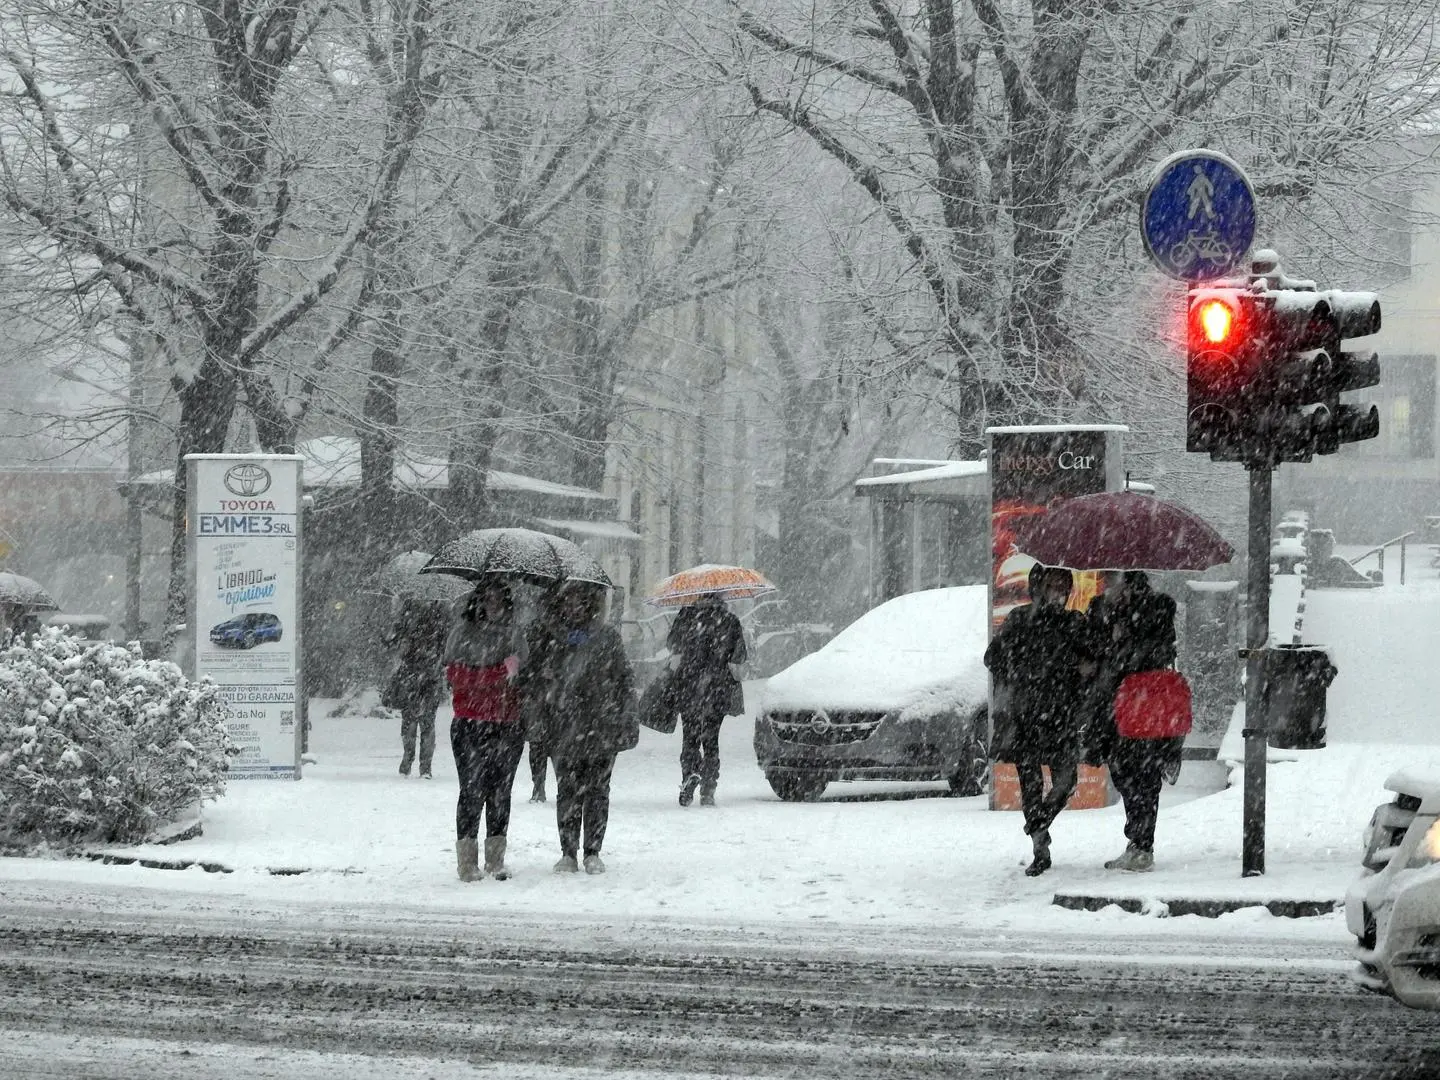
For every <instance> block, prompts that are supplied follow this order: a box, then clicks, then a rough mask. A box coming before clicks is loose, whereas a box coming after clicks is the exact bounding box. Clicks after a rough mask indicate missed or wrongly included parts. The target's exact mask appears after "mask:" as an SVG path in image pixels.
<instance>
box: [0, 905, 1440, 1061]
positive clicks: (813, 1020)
mask: <svg viewBox="0 0 1440 1080" xmlns="http://www.w3.org/2000/svg"><path fill="white" fill-rule="evenodd" d="M12 901H13V902H12V903H11V904H9V905H8V906H7V920H6V925H5V926H4V927H3V928H0V1076H6V1077H61V1076H63V1077H66V1078H67V1080H76V1078H86V1080H89V1078H96V1080H98V1078H115V1080H119V1078H125V1080H133V1078H137V1077H156V1078H168V1077H177V1078H178V1077H184V1078H186V1080H197V1078H199V1080H207V1078H210V1077H215V1078H219V1077H221V1076H224V1077H227V1078H228V1077H242V1078H251V1077H256V1078H258V1077H287V1078H291V1077H298V1078H305V1077H322V1076H323V1077H326V1078H327V1080H333V1078H334V1077H336V1076H345V1077H359V1078H366V1077H372V1076H373V1077H380V1076H381V1075H384V1076H385V1077H387V1078H397V1080H399V1078H408V1077H412V1076H414V1077H420V1076H426V1077H436V1078H449V1077H459V1076H486V1075H496V1076H498V1075H502V1074H503V1075H505V1076H507V1077H519V1078H528V1077H542V1076H543V1077H565V1078H571V1077H582V1076H587V1075H592V1074H591V1073H589V1072H588V1070H589V1069H591V1068H594V1069H597V1070H603V1071H604V1073H605V1075H607V1076H610V1077H615V1076H626V1075H630V1074H631V1073H632V1072H633V1074H634V1075H648V1076H654V1075H656V1074H659V1075H664V1076H679V1077H690V1076H711V1075H742V1076H758V1075H776V1076H787V1077H796V1078H808V1077H833V1076H842V1075H843V1076H847V1077H867V1076H877V1077H878V1076H886V1077H894V1076H975V1077H982V1076H1016V1075H1022V1074H1023V1075H1025V1076H1027V1077H1039V1078H1047V1077H1060V1076H1075V1075H1080V1074H1086V1075H1090V1074H1098V1075H1102V1076H1112V1077H1114V1076H1135V1077H1141V1076H1143V1077H1156V1078H1177V1080H1178V1078H1182V1077H1195V1078H1200V1077H1204V1078H1206V1080H1216V1078H1226V1077H1253V1076H1256V1075H1261V1076H1266V1077H1300V1076H1304V1077H1307V1078H1311V1077H1317V1078H1318V1077H1354V1076H1365V1077H1390V1078H1394V1080H1400V1078H1402V1077H1419V1076H1425V1075H1434V1074H1435V1071H1436V1070H1440V1057H1437V1056H1436V1050H1435V1047H1436V1040H1435V1039H1434V1038H1433V1025H1432V1024H1431V1023H1430V1020H1429V1017H1428V1015H1427V1014H1423V1013H1414V1012H1410V1011H1408V1010H1403V1009H1399V1008H1397V1007H1395V1006H1394V1005H1393V1004H1392V1003H1390V1002H1387V1001H1384V1000H1381V999H1378V998H1373V997H1369V996H1367V995H1364V994H1363V993H1362V992H1360V991H1358V990H1356V989H1354V988H1353V987H1351V986H1350V985H1349V983H1348V981H1347V980H1345V979H1344V978H1343V977H1340V976H1339V970H1338V969H1339V968H1340V967H1341V965H1340V964H1339V963H1338V962H1337V959H1336V958H1335V957H1334V955H1333V953H1330V952H1329V951H1328V950H1326V949H1324V948H1323V947H1322V946H1319V945H1315V946H1306V945H1304V944H1303V943H1296V942H1290V943H1288V944H1287V945H1285V946H1284V947H1281V946H1278V945H1277V944H1275V943H1265V942H1263V941H1258V940H1257V941H1254V942H1251V943H1249V944H1248V945H1245V946H1243V947H1241V948H1239V949H1237V948H1236V946H1235V944H1234V943H1230V944H1229V945H1227V946H1225V947H1223V948H1220V947H1217V946H1216V945H1214V944H1213V943H1209V942H1207V940H1206V939H1204V938H1203V937H1197V938H1196V939H1194V940H1191V941H1185V940H1177V939H1176V938H1174V937H1173V936H1170V937H1167V938H1166V939H1165V940H1164V941H1163V942H1161V941H1158V940H1154V939H1149V940H1147V939H1146V938H1145V936H1144V935H1137V937H1136V938H1135V939H1134V940H1129V941H1127V940H1125V939H1121V938H1116V939H1111V940H1107V941H1106V942H1105V943H1104V945H1103V946H1102V947H1100V948H1096V942H1095V941H1094V940H1093V939H1089V938H1086V937H1084V936H1080V935H1065V934H1055V933H1045V934H1037V935H1035V936H1033V937H1027V938H1025V939H1021V940H1013V939H1006V938H1004V937H999V936H990V937H983V936H975V935H970V936H967V937H954V936H953V935H944V936H943V937H942V936H937V935H930V936H926V935H923V934H922V933H920V932H918V931H915V930H913V929H912V930H908V931H907V930H899V929H895V928H891V929H888V930H883V931H881V932H879V933H877V934H876V935H874V936H870V937H865V936H861V937H857V936H856V935H854V934H853V933H844V934H842V933H839V932H838V931H837V930H836V929H835V928H816V929H815V930H813V931H807V930H803V929H800V930H797V929H796V928H795V927H793V926H790V927H783V928H782V927H776V928H774V929H773V931H767V930H765V929H764V928H759V929H751V930H740V929H737V928H735V927H724V926H719V925H716V926H713V927H710V928H704V927H701V928H688V927H682V926H678V925H671V926H668V927H666V926H643V927H642V926H633V925H619V924H604V923H594V924H587V923H583V922H581V923H575V922H567V923H565V924H564V925H563V926H557V925H555V924H550V923H536V922H533V921H526V920H524V919H520V918H505V917H492V918H490V919H487V920H476V919H475V918H474V915H473V913H471V912H463V911H455V912H451V913H448V914H447V913H444V912H437V911H435V910H433V909H430V910H426V911H423V912H421V911H418V910H416V911H412V912H409V913H407V912H405V911H404V910H397V909H394V908H387V909H379V908H376V909H371V910H363V909H362V910H355V909H347V910H338V909H332V910H326V909H323V908H315V909H310V910H301V909H296V908H285V909H279V908H265V907H257V908H254V909H249V910H241V909H230V910H216V909H208V910H207V909H206V908H205V907H204V906H203V905H188V906H187V907H186V908H185V909H175V908H171V909H170V910H167V911H164V912H160V913H143V912H142V910H141V908H142V907H143V904H140V903H138V902H137V898H136V897H134V896H130V897H128V898H127V899H126V901H124V902H122V903H120V904H119V905H107V904H106V903H105V898H104V897H103V896H100V895H98V894H89V895H78V894H77V895H73V896H70V897H68V898H65V900H64V906H63V907H57V906H56V901H55V898H54V897H51V896H45V895H43V894H42V893H41V892H40V891H39V890H37V891H35V892H34V893H33V894H31V895H29V896H28V897H26V896H14V897H12ZM407 915H410V916H413V917H414V919H413V922H407Z"/></svg>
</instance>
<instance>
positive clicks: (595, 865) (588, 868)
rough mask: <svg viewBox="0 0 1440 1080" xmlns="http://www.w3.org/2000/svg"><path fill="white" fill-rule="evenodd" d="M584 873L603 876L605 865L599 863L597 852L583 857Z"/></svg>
mask: <svg viewBox="0 0 1440 1080" xmlns="http://www.w3.org/2000/svg"><path fill="white" fill-rule="evenodd" d="M585 872H586V873H587V874H603V873H604V872H605V863H604V862H602V861H601V859H600V853H599V852H598V851H597V852H594V853H593V854H590V855H586V856H585Z"/></svg>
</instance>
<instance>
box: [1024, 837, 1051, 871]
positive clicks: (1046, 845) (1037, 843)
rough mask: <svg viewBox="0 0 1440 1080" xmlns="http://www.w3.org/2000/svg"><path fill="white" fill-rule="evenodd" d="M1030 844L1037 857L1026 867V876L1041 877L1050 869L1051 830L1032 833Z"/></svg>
mask: <svg viewBox="0 0 1440 1080" xmlns="http://www.w3.org/2000/svg"><path fill="white" fill-rule="evenodd" d="M1030 846H1031V847H1032V848H1033V849H1034V852H1035V859H1034V861H1033V862H1031V863H1030V865H1029V866H1027V867H1026V868H1025V876H1026V877H1039V876H1040V875H1041V874H1043V873H1044V872H1045V871H1046V870H1049V869H1050V830H1048V829H1041V830H1040V831H1039V832H1035V833H1031V834H1030Z"/></svg>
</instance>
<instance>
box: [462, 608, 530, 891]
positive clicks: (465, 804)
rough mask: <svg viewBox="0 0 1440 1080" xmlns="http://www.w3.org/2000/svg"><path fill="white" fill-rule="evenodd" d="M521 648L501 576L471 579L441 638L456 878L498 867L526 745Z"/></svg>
mask: <svg viewBox="0 0 1440 1080" xmlns="http://www.w3.org/2000/svg"><path fill="white" fill-rule="evenodd" d="M522 653H523V648H522V646H521V641H520V634H519V631H518V629H517V627H516V625H515V608H514V602H513V600H512V598H511V595H510V588H509V586H508V585H506V584H505V582H503V581H499V580H495V581H487V582H483V583H482V584H480V585H477V586H476V588H475V591H474V592H472V593H471V594H470V595H469V596H468V597H466V598H465V600H464V601H463V602H462V603H461V605H460V607H459V610H458V611H457V614H456V618H455V621H454V624H453V625H452V626H451V628H450V633H449V635H448V636H447V637H446V639H445V678H446V679H447V680H448V681H449V683H450V689H451V692H452V697H453V704H454V708H455V719H454V720H452V721H451V723H450V749H451V751H452V752H453V753H454V755H455V772H456V775H457V776H458V777H459V779H460V796H459V799H458V800H457V802H456V804H455V859H456V868H457V871H458V873H459V875H460V880H461V881H475V880H477V879H478V878H480V877H483V876H484V874H493V875H495V877H496V878H497V879H499V880H501V881H504V880H505V879H506V878H508V877H509V876H510V871H509V870H508V869H507V868H506V866H505V844H506V836H507V834H508V832H509V828H510V789H511V788H512V787H514V786H515V769H516V767H517V766H518V765H519V764H520V751H521V750H522V749H523V748H524V746H525V728H524V725H523V724H522V723H521V722H520V693H519V691H518V690H517V689H516V687H515V685H514V681H515V677H516V675H517V674H518V673H519V670H520V666H521V663H522V660H521V657H522ZM482 816H483V817H484V819H485V867H484V871H483V873H482V872H481V870H480V867H479V856H480V852H479V835H480V819H481V817H482Z"/></svg>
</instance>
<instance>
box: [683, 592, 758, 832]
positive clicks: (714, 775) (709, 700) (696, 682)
mask: <svg viewBox="0 0 1440 1080" xmlns="http://www.w3.org/2000/svg"><path fill="white" fill-rule="evenodd" d="M665 644H666V645H667V646H668V648H669V649H670V655H671V660H670V663H671V670H670V680H671V685H672V687H673V688H674V689H673V691H672V694H673V696H672V700H673V701H674V702H675V707H676V710H677V711H678V712H679V713H680V722H681V725H682V727H681V736H680V805H681V806H689V805H690V803H691V800H693V799H694V798H695V789H696V787H697V786H698V787H699V789H700V805H701V806H714V805H715V786H716V785H717V784H718V783H719V781H720V724H721V722H722V721H724V719H725V717H726V716H727V715H730V714H731V713H733V712H737V711H744V707H745V702H744V698H743V696H742V691H741V687H740V679H739V677H738V674H737V672H738V671H739V668H740V665H741V664H743V663H744V662H745V659H746V649H745V633H744V631H743V629H742V628H741V626H740V620H739V619H738V618H737V617H736V616H735V614H734V612H732V611H730V610H729V609H728V608H726V606H725V601H724V599H723V598H722V597H721V596H720V595H719V594H718V593H707V594H705V595H704V596H702V597H700V598H699V599H698V600H697V601H696V602H695V603H693V604H690V605H689V606H687V607H682V608H681V609H680V610H679V611H678V612H677V613H676V614H675V621H674V622H672V623H671V624H670V633H669V634H668V635H667V636H666V639H665ZM737 705H738V706H739V708H738V710H737V709H736V706H737Z"/></svg>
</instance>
